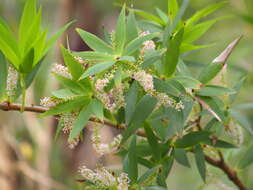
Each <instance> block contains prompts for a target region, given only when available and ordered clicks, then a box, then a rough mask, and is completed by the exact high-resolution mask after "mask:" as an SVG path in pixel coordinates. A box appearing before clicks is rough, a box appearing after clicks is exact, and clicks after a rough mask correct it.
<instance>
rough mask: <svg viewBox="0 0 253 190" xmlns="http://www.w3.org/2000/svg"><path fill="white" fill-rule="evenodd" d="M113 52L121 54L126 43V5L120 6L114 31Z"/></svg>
mask: <svg viewBox="0 0 253 190" xmlns="http://www.w3.org/2000/svg"><path fill="white" fill-rule="evenodd" d="M114 43H115V50H114V51H115V52H116V54H117V55H122V52H123V49H124V46H125V43H126V5H124V6H123V7H122V10H121V12H120V15H119V17H118V21H117V26H116V31H115V42H114Z"/></svg>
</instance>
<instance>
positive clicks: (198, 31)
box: [183, 19, 217, 43]
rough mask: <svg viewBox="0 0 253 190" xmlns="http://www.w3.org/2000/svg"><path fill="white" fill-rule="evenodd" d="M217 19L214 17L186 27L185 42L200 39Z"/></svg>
mask: <svg viewBox="0 0 253 190" xmlns="http://www.w3.org/2000/svg"><path fill="white" fill-rule="evenodd" d="M216 21H217V19H213V20H209V21H205V22H202V23H200V24H197V25H194V26H192V27H186V28H185V34H184V38H183V42H184V43H192V42H194V41H196V40H198V39H199V38H200V37H201V36H202V35H204V34H205V33H206V32H207V31H208V30H209V29H210V28H211V27H212V26H213V25H214V23H216Z"/></svg>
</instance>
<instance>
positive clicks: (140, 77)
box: [133, 71, 154, 93]
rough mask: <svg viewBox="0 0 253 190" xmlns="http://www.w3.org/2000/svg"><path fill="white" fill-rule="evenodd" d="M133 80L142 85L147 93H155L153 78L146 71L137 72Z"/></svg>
mask: <svg viewBox="0 0 253 190" xmlns="http://www.w3.org/2000/svg"><path fill="white" fill-rule="evenodd" d="M133 79H134V80H136V81H138V82H139V83H140V85H141V86H142V87H143V89H144V90H145V92H147V93H148V92H153V91H154V84H153V76H152V75H151V74H148V73H146V72H145V71H137V72H135V73H134V74H133Z"/></svg>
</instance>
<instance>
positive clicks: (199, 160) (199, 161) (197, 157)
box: [194, 144, 206, 182]
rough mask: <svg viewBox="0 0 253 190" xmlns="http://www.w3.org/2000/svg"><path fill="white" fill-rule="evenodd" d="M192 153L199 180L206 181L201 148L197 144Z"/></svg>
mask: <svg viewBox="0 0 253 190" xmlns="http://www.w3.org/2000/svg"><path fill="white" fill-rule="evenodd" d="M194 150H195V151H194V153H195V161H196V165H197V168H198V171H199V174H200V176H201V178H202V179H203V181H204V182H205V181H206V164H205V156H204V153H203V150H202V147H201V146H200V145H199V144H198V145H196V146H195V149H194Z"/></svg>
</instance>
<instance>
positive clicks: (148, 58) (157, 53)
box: [141, 50, 165, 69]
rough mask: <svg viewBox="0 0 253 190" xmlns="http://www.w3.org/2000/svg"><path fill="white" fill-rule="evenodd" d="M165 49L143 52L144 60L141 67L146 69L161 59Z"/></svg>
mask: <svg viewBox="0 0 253 190" xmlns="http://www.w3.org/2000/svg"><path fill="white" fill-rule="evenodd" d="M164 52H165V51H163V50H154V51H148V53H146V54H144V61H143V63H142V65H141V67H142V68H143V69H147V68H148V67H150V66H152V65H154V64H155V63H156V62H157V61H160V60H161V56H162V54H163V53H164Z"/></svg>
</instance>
